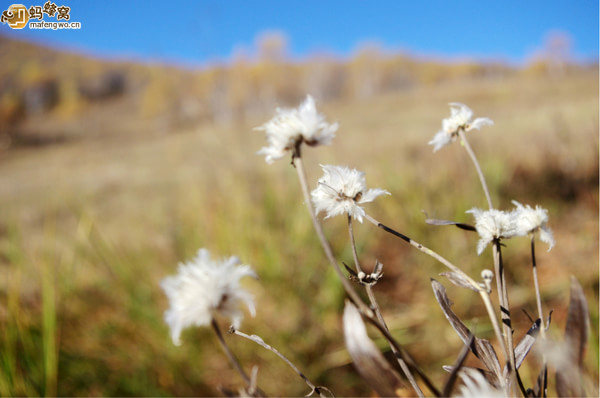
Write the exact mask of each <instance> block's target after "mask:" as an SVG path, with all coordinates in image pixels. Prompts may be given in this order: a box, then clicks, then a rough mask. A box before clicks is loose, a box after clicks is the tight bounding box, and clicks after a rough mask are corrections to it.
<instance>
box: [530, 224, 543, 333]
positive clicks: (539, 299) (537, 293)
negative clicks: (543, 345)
mask: <svg viewBox="0 0 600 398" xmlns="http://www.w3.org/2000/svg"><path fill="white" fill-rule="evenodd" d="M531 264H532V270H533V285H534V287H535V300H536V303H537V310H538V316H539V318H540V333H541V337H542V338H544V337H545V334H546V333H545V326H544V312H543V310H542V297H541V294H540V285H539V282H538V273H537V263H536V261H535V235H534V234H531Z"/></svg>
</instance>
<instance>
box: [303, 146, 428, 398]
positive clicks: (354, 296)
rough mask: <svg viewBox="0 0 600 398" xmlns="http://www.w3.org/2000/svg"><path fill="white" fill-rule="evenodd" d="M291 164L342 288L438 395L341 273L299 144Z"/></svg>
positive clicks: (320, 239)
mask: <svg viewBox="0 0 600 398" xmlns="http://www.w3.org/2000/svg"><path fill="white" fill-rule="evenodd" d="M292 165H293V166H294V167H295V168H296V172H297V174H298V179H299V180H300V187H301V189H302V194H303V196H304V201H305V204H306V207H307V209H308V212H309V213H310V218H311V220H312V223H313V227H314V228H315V231H316V233H317V236H318V237H319V241H320V243H321V246H322V247H323V250H324V251H325V256H326V257H327V260H328V261H329V263H330V264H331V266H332V267H333V269H334V270H335V272H336V274H337V275H338V277H339V279H340V281H341V282H342V286H343V287H344V290H345V291H346V293H347V294H348V296H349V297H350V299H351V300H352V302H353V303H354V304H355V305H356V307H357V308H358V310H359V311H360V313H361V315H362V316H363V317H364V318H365V319H366V320H368V321H369V322H370V323H371V324H373V326H375V327H376V328H377V329H378V330H379V331H380V332H381V333H382V334H383V336H384V337H385V338H386V340H387V341H388V342H390V344H393V345H394V346H395V348H396V350H397V352H398V355H397V356H399V357H400V358H401V359H402V360H403V361H404V362H406V363H407V364H408V366H409V368H411V369H412V370H413V371H414V372H416V373H417V374H418V375H419V376H420V377H421V379H422V380H423V382H424V383H425V384H426V385H427V387H428V388H429V389H430V390H431V392H433V393H434V395H436V396H439V395H440V392H439V390H438V389H437V388H436V387H435V386H434V385H433V383H432V382H431V381H430V380H429V378H428V377H427V375H425V373H423V371H421V370H420V369H419V367H418V366H417V364H416V363H415V361H414V360H413V359H412V358H411V357H410V355H408V353H407V352H406V351H405V350H404V349H402V347H401V346H400V345H399V344H398V343H397V342H396V340H395V339H394V338H393V336H392V335H391V334H390V333H389V331H388V330H387V328H386V327H385V326H384V325H383V324H382V323H381V322H379V320H378V319H377V317H376V316H375V314H374V312H373V310H371V309H370V308H369V307H368V306H367V305H366V304H365V303H364V302H363V301H362V300H361V299H360V297H359V295H358V293H356V291H355V290H354V288H353V287H352V285H351V284H350V282H349V281H348V279H347V278H346V277H345V275H344V274H343V273H342V270H341V269H340V266H339V265H338V264H337V261H336V260H335V257H334V256H333V251H332V250H331V246H329V242H328V241H327V238H325V233H324V232H323V228H322V227H321V223H320V222H319V220H318V219H317V215H316V214H315V211H314V209H313V207H312V202H311V200H310V194H309V192H308V184H307V182H306V171H305V170H304V164H303V162H302V158H301V156H300V144H298V145H297V147H296V150H295V153H294V155H293V156H292Z"/></svg>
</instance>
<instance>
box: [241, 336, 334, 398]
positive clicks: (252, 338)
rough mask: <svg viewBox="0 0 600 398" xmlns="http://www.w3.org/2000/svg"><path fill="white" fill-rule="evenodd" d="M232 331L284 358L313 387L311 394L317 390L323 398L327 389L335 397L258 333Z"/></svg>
mask: <svg viewBox="0 0 600 398" xmlns="http://www.w3.org/2000/svg"><path fill="white" fill-rule="evenodd" d="M230 332H231V333H233V334H235V335H237V336H240V337H243V338H245V339H248V340H250V341H253V342H255V343H256V344H258V345H260V346H261V347H263V348H265V349H267V350H269V351H271V352H273V353H274V354H275V355H277V356H278V357H279V358H281V359H282V360H283V361H284V362H285V363H287V364H288V366H289V367H291V368H292V369H293V370H294V372H296V373H297V374H298V376H300V377H301V378H302V380H304V382H305V383H306V384H307V385H308V386H309V387H310V388H311V389H312V391H311V393H310V395H312V393H313V392H316V393H317V394H319V396H320V397H323V398H324V397H326V395H325V394H323V391H327V392H329V393H330V394H331V395H332V396H333V397H335V395H334V394H333V393H332V392H331V391H330V390H329V389H328V388H327V387H323V386H316V385H315V384H314V383H312V382H311V381H310V380H309V379H308V378H307V377H306V376H305V375H304V373H302V372H301V371H300V369H298V368H297V367H296V365H294V364H293V363H292V362H291V361H290V360H289V359H287V358H286V357H285V355H283V354H282V353H280V352H279V351H278V350H277V349H276V348H274V347H272V346H270V345H269V344H267V343H265V341H264V340H263V339H262V338H260V337H259V336H257V335H248V334H246V333H244V332H240V331H239V330H236V329H230ZM310 395H308V396H310Z"/></svg>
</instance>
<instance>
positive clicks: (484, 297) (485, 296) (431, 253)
mask: <svg viewBox="0 0 600 398" xmlns="http://www.w3.org/2000/svg"><path fill="white" fill-rule="evenodd" d="M365 218H366V219H367V220H369V221H370V222H371V223H373V224H375V225H376V226H377V227H378V228H381V229H383V230H384V231H386V232H388V233H390V234H392V235H394V236H397V237H399V238H400V239H402V240H404V241H405V242H407V243H409V244H410V245H411V246H413V247H415V248H417V249H418V250H419V251H422V252H423V253H425V254H427V255H428V256H431V257H433V258H434V259H436V260H437V261H439V262H440V263H442V264H443V265H445V266H446V267H447V268H449V269H450V270H452V271H454V272H456V273H458V274H460V275H461V276H462V277H463V278H465V279H466V280H467V281H468V282H469V284H471V286H473V288H474V290H476V291H477V292H479V295H480V296H481V298H482V300H483V302H484V304H485V308H486V310H487V312H488V316H489V317H490V321H491V322H492V326H493V328H494V332H495V334H496V338H497V339H498V341H500V345H501V347H502V351H503V352H504V355H505V356H506V357H509V354H508V349H507V346H506V344H505V343H504V340H503V339H502V333H501V332H500V326H499V324H498V318H497V317H496V313H495V312H494V309H493V306H492V302H491V300H490V297H489V294H488V293H487V291H485V290H484V289H483V288H482V287H481V286H480V285H479V284H478V283H477V282H475V281H474V280H473V279H472V278H471V277H470V276H469V275H467V274H466V273H465V272H464V271H463V270H461V269H460V268H458V267H457V266H456V265H454V264H452V263H451V262H450V261H448V260H446V259H445V258H444V257H442V256H441V255H439V254H438V253H436V252H434V251H433V250H431V249H429V248H428V247H426V246H424V245H422V244H421V243H419V242H416V241H414V240H413V239H411V238H409V237H408V236H406V235H404V234H402V233H400V232H398V231H396V230H394V229H392V228H390V227H388V226H386V225H384V224H382V223H380V222H379V221H377V220H376V219H374V218H373V217H371V216H369V215H368V214H365ZM498 295H500V293H499V294H498Z"/></svg>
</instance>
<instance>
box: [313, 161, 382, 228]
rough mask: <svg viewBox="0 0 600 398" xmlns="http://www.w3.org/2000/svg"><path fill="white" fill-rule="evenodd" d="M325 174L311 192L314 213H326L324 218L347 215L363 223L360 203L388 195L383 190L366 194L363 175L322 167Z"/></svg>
mask: <svg viewBox="0 0 600 398" xmlns="http://www.w3.org/2000/svg"><path fill="white" fill-rule="evenodd" d="M321 167H322V168H323V172H324V173H325V174H324V175H323V177H321V178H320V179H319V181H318V186H317V188H315V189H314V190H313V191H312V192H311V196H312V201H313V203H314V205H315V208H316V211H317V213H319V212H321V211H325V212H326V213H327V216H326V217H325V218H329V217H333V216H337V215H340V214H350V215H351V216H353V217H354V218H355V219H356V220H358V221H360V222H362V220H363V217H364V215H365V210H364V209H363V208H362V207H360V206H359V204H361V203H367V202H372V201H373V200H374V199H375V198H376V197H378V196H379V195H383V194H387V195H390V193H389V192H388V191H385V190H383V189H379V188H376V189H369V190H367V187H366V182H365V173H363V172H361V171H358V170H356V169H349V168H347V167H342V166H331V165H321Z"/></svg>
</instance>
